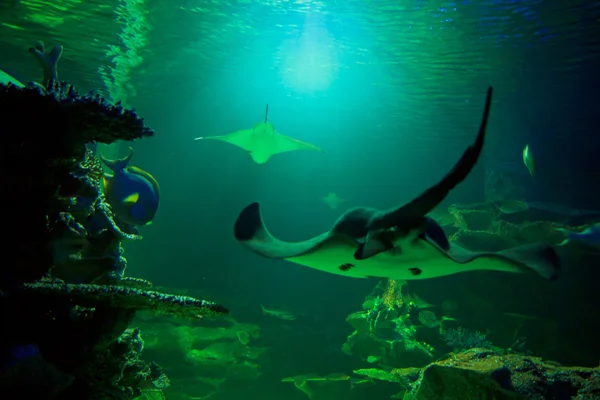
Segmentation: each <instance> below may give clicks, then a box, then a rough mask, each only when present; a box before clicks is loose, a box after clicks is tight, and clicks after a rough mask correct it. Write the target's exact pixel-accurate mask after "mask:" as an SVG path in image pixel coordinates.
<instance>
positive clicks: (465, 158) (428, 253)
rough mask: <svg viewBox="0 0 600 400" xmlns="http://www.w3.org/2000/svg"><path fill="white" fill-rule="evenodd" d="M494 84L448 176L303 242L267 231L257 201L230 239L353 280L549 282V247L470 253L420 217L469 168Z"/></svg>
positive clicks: (555, 266) (352, 214) (555, 265)
mask: <svg viewBox="0 0 600 400" xmlns="http://www.w3.org/2000/svg"><path fill="white" fill-rule="evenodd" d="M491 101H492V88H491V87H490V88H489V89H488V92H487V98H486V102H485V108H484V112H483V117H482V120H481V124H480V127H479V133H478V135H477V138H476V139H475V141H474V143H473V144H472V145H471V146H469V147H468V148H467V150H465V152H464V153H463V155H462V156H461V158H460V159H459V160H458V162H457V163H456V164H455V165H454V167H453V168H452V169H451V170H450V172H449V173H448V174H446V176H444V177H443V178H442V179H441V180H440V181H439V182H438V183H437V184H435V185H433V186H431V187H430V188H429V189H427V190H426V191H425V192H423V193H422V194H421V195H420V196H418V197H416V198H415V199H414V200H412V201H410V202H409V203H407V204H404V205H402V206H399V207H395V208H392V209H390V210H386V211H383V210H378V209H376V208H372V207H356V208H353V209H350V210H348V211H346V212H345V213H343V214H342V215H341V216H340V217H339V218H338V219H337V221H336V222H335V223H334V224H333V226H332V227H331V229H329V230H328V231H327V232H324V233H322V234H320V235H318V236H316V237H314V238H312V239H308V240H305V241H302V242H293V243H291V242H285V241H283V240H280V239H278V238H276V237H274V236H273V235H272V234H271V233H270V232H269V230H268V229H267V227H266V225H265V223H264V221H263V219H262V216H261V212H260V206H259V204H258V203H252V204H250V205H248V206H246V208H244V210H243V211H242V212H241V213H240V214H239V216H238V219H237V221H236V223H235V227H234V234H235V237H236V239H237V240H238V241H239V242H240V243H241V244H242V245H244V246H245V247H247V248H248V249H250V250H251V251H253V252H255V253H257V254H259V255H261V256H263V257H265V258H270V259H284V260H287V261H291V262H293V263H296V264H299V265H303V266H306V267H310V268H314V269H317V270H321V271H324V272H329V273H333V274H338V275H344V276H348V277H353V278H390V279H403V280H410V279H428V278H435V277H440V276H445V275H452V274H456V273H460V272H465V271H472V270H496V271H505V272H514V273H521V272H534V273H537V274H538V275H540V276H542V277H543V278H546V279H548V280H554V279H556V278H557V277H558V275H559V272H560V261H559V259H558V256H557V254H556V251H555V250H554V248H553V247H552V246H549V245H546V244H530V245H525V246H519V247H515V248H512V249H508V250H503V251H499V252H472V251H470V250H467V249H464V248H462V247H460V246H458V245H456V244H454V243H452V244H451V243H450V242H449V241H448V239H447V237H446V235H445V233H444V231H443V230H442V228H441V227H440V226H439V225H438V224H437V223H436V222H435V221H434V220H433V219H431V218H429V217H427V216H426V215H427V214H428V213H429V212H431V211H432V210H433V208H434V207H436V206H437V205H438V204H440V203H441V202H442V201H443V200H444V199H445V198H446V196H447V195H448V194H449V192H450V191H451V190H452V189H453V188H454V187H456V185H458V184H459V183H460V182H462V181H463V180H464V179H465V178H466V177H467V176H468V175H469V173H470V171H471V170H472V169H473V167H474V166H475V164H476V163H477V160H478V159H479V155H480V154H481V151H482V149H483V143H484V139H485V132H486V127H487V121H488V115H489V112H490V106H491Z"/></svg>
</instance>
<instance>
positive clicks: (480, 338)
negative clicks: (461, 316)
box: [443, 327, 492, 351]
mask: <svg viewBox="0 0 600 400" xmlns="http://www.w3.org/2000/svg"><path fill="white" fill-rule="evenodd" d="M486 338H487V335H486V334H485V333H481V332H478V331H469V330H467V329H465V328H463V327H459V328H456V329H448V331H446V334H445V335H444V337H443V339H444V341H445V342H446V343H447V344H448V346H451V347H453V348H454V349H455V350H458V351H460V350H467V349H472V348H476V347H477V348H490V347H491V346H492V342H490V341H489V340H487V339H486Z"/></svg>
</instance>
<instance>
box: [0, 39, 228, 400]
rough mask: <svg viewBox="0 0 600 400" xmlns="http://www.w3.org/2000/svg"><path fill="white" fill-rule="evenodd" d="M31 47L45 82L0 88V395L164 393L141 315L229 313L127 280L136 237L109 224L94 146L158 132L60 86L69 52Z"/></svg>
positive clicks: (91, 396)
mask: <svg viewBox="0 0 600 400" xmlns="http://www.w3.org/2000/svg"><path fill="white" fill-rule="evenodd" d="M36 49H37V50H38V52H36V53H37V58H38V61H39V60H40V59H41V60H42V61H43V62H42V63H41V64H44V63H45V64H44V65H46V66H47V68H45V69H44V76H45V80H44V85H43V86H40V85H39V84H34V83H30V84H27V85H24V86H23V87H20V86H18V85H13V84H8V85H1V84H0V117H1V119H0V134H1V137H2V142H3V143H2V147H1V150H0V179H1V181H2V195H3V196H2V197H3V199H4V200H3V204H4V208H3V222H4V229H5V233H6V234H5V237H4V239H3V240H2V244H1V246H2V247H1V248H2V255H3V257H4V260H3V261H4V262H3V267H2V268H1V269H0V310H1V316H2V324H3V333H2V340H1V341H0V394H1V395H2V398H3V399H25V398H36V399H50V398H52V399H133V398H137V397H140V396H141V395H142V394H143V392H144V391H146V390H152V391H157V390H158V391H160V390H161V389H162V388H164V387H166V386H168V384H169V380H168V378H167V377H166V376H165V375H164V374H163V373H162V371H161V370H160V368H159V367H158V366H157V365H156V364H154V363H147V362H145V361H143V360H141V359H140V353H141V352H142V349H143V340H142V338H141V336H140V332H139V330H137V329H132V328H129V323H130V322H131V321H132V319H133V317H134V316H135V313H136V311H138V310H144V311H152V312H155V313H159V314H171V315H174V316H178V317H182V318H192V319H198V318H203V317H212V316H216V315H219V314H224V313H227V309H225V308H224V307H223V306H220V305H218V304H215V303H212V302H210V301H205V300H199V299H195V298H191V297H187V296H176V295H171V294H168V293H162V292H157V291H153V290H151V289H152V285H151V283H149V282H147V281H145V280H143V279H138V278H131V277H126V276H125V269H126V266H127V262H126V260H125V258H124V257H123V248H122V245H121V243H122V241H124V240H136V239H140V236H139V235H138V232H137V230H136V228H135V227H134V226H131V225H127V224H123V223H120V222H118V221H116V220H115V219H114V217H113V214H112V212H111V208H110V206H109V205H108V204H107V203H106V201H105V199H104V196H103V194H102V187H101V182H102V168H101V166H100V163H99V161H98V160H97V159H96V157H95V156H94V154H93V151H91V150H90V148H89V146H90V145H93V144H95V143H107V144H110V143H112V142H115V141H117V140H125V141H133V140H136V139H140V138H143V137H150V136H153V135H154V131H153V130H152V129H150V128H149V127H147V126H146V125H145V124H144V121H143V119H142V118H140V117H139V116H138V115H137V114H136V112H135V111H133V110H130V109H125V108H123V107H122V106H121V105H120V104H119V103H116V104H112V103H110V102H108V101H106V100H105V99H104V98H102V97H101V96H100V95H98V94H94V93H90V94H88V95H81V94H79V93H78V92H77V91H76V90H75V88H74V87H73V86H71V85H69V84H68V83H66V82H59V81H58V80H57V72H56V71H57V69H56V63H57V62H58V58H60V54H61V53H62V48H61V49H60V52H58V53H56V52H55V53H54V55H55V57H54V58H52V57H50V56H46V58H43V57H44V54H43V53H44V52H43V45H42V44H41V43H40V44H38V45H37V46H36ZM31 51H32V50H30V52H31ZM32 54H33V53H32ZM57 54H58V57H56V55H57ZM46 78H47V79H46ZM46 80H47V83H46Z"/></svg>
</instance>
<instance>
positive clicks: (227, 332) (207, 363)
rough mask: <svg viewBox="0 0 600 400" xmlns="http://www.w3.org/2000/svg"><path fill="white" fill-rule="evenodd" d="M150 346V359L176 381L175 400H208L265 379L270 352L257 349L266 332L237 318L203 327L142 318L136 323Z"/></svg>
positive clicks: (172, 395)
mask: <svg viewBox="0 0 600 400" xmlns="http://www.w3.org/2000/svg"><path fill="white" fill-rule="evenodd" d="M134 323H135V325H136V326H137V327H139V328H140V329H141V331H142V337H144V340H145V351H144V354H145V355H146V356H147V357H150V358H152V359H153V360H156V361H157V362H159V364H161V365H164V371H165V372H166V373H167V375H169V376H170V377H172V379H173V388H171V389H170V390H169V392H168V396H169V399H174V400H176V399H187V398H206V397H208V396H210V395H214V394H217V393H218V392H221V391H223V390H225V389H226V388H227V387H228V386H231V385H235V384H236V383H239V382H245V381H252V380H255V379H257V378H258V377H259V376H260V375H261V371H260V365H259V360H260V358H261V356H262V355H263V354H264V352H265V350H266V349H265V348H261V347H255V346H254V345H253V342H255V341H256V340H257V339H259V336H260V328H259V327H258V326H256V325H253V324H246V323H238V322H236V321H235V320H234V319H233V318H232V317H228V318H227V319H219V320H215V321H212V323H205V324H203V326H195V324H194V323H193V321H191V320H187V321H185V320H175V321H174V320H173V319H165V318H164V317H160V316H154V315H148V316H147V317H144V315H140V317H139V318H137V319H136V321H134Z"/></svg>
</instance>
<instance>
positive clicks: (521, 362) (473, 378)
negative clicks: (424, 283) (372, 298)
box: [404, 349, 600, 400]
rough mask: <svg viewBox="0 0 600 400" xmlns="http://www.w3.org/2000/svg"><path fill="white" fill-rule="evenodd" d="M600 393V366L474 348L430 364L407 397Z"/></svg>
mask: <svg viewBox="0 0 600 400" xmlns="http://www.w3.org/2000/svg"><path fill="white" fill-rule="evenodd" d="M439 399H444V400H521V399H523V400H525V399H527V400H545V399H577V400H597V399H600V367H597V368H584V367H564V366H561V365H559V364H556V363H553V362H548V361H544V360H542V359H541V358H538V357H526V356H523V355H518V354H503V353H500V352H490V351H488V350H485V349H471V350H467V351H465V352H462V353H458V354H452V353H451V354H450V355H449V356H448V357H447V358H445V359H443V360H441V361H438V362H434V363H431V364H429V365H428V366H426V367H424V368H423V369H422V370H421V375H420V378H419V380H418V381H417V382H416V383H415V384H414V385H413V388H412V390H411V391H410V392H408V393H406V394H405V395H404V400H439Z"/></svg>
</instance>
